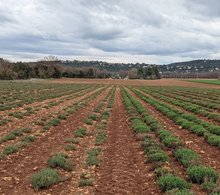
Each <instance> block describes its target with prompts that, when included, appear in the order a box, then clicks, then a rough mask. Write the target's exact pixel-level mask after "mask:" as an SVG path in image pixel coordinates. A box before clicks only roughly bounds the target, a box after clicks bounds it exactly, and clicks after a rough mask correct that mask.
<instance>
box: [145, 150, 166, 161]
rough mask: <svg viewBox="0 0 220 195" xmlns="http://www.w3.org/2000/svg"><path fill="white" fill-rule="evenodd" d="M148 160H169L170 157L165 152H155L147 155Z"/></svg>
mask: <svg viewBox="0 0 220 195" xmlns="http://www.w3.org/2000/svg"><path fill="white" fill-rule="evenodd" d="M147 162H169V158H168V156H167V155H166V154H165V153H161V152H160V153H159V152H158V153H153V154H150V155H148V156H147Z"/></svg>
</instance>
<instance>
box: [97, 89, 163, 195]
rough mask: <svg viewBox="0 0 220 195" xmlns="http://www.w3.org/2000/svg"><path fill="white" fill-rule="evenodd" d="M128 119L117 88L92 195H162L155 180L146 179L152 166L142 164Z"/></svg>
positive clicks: (141, 152)
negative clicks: (101, 163) (106, 138)
mask: <svg viewBox="0 0 220 195" xmlns="http://www.w3.org/2000/svg"><path fill="white" fill-rule="evenodd" d="M128 119H129V117H128V116H127V114H126V110H125V106H124V102H123V98H122V95H121V92H120V89H119V87H118V88H117V90H116V96H115V102H114V107H113V113H112V115H111V117H110V119H109V123H108V127H107V131H108V140H107V141H106V143H105V144H103V166H101V167H100V168H98V169H97V170H96V173H97V174H98V175H99V176H100V177H99V178H98V179H97V187H96V192H95V194H97V195H104V194H114V195H119V194H120V195H121V194H132V195H140V194H151V193H153V194H162V193H160V192H159V191H160V190H159V187H158V186H157V184H156V180H155V178H149V177H148V174H149V173H151V172H152V171H150V168H151V167H152V165H151V164H146V160H145V157H144V154H143V150H142V149H141V147H140V142H139V141H136V140H135V138H134V134H133V131H132V128H131V125H130V123H129V122H128Z"/></svg>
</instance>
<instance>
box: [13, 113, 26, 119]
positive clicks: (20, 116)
mask: <svg viewBox="0 0 220 195" xmlns="http://www.w3.org/2000/svg"><path fill="white" fill-rule="evenodd" d="M14 117H15V118H19V119H23V118H24V117H23V115H21V114H14Z"/></svg>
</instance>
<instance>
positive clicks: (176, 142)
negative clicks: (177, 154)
mask: <svg viewBox="0 0 220 195" xmlns="http://www.w3.org/2000/svg"><path fill="white" fill-rule="evenodd" d="M162 143H163V144H164V145H166V146H167V147H169V148H176V147H177V146H181V145H183V143H182V141H181V140H180V139H177V138H175V137H166V138H165V139H164V140H163V141H162Z"/></svg>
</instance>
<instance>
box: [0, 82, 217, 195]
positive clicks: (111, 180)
mask: <svg viewBox="0 0 220 195" xmlns="http://www.w3.org/2000/svg"><path fill="white" fill-rule="evenodd" d="M84 81H86V82H90V80H86V79H84V80H81V79H72V82H74V83H77V82H82V83H83V82H84ZM91 81H92V82H93V83H96V82H99V83H100V81H99V80H98V81H96V80H91ZM104 81H106V82H107V83H106V84H113V83H114V82H119V83H120V82H121V83H123V84H125V83H126V84H131V83H130V82H132V81H125V80H122V81H112V80H104ZM164 81H165V80H164ZM166 81H167V82H168V81H169V80H166ZM171 81H173V80H170V81H169V82H171ZM52 82H53V81H52ZM65 82H69V80H68V79H67V80H64V79H62V80H60V83H65ZM108 82H109V83H108ZM143 82H145V81H134V83H135V84H143ZM146 82H148V81H146ZM149 82H154V81H149ZM155 82H156V81H155ZM155 82H154V84H155ZM179 82H182V81H179ZM134 83H133V84H134ZM159 83H160V84H159ZM162 83H163V82H162V81H158V85H162ZM185 83H187V84H188V83H189V82H185ZM103 84H104V83H103ZM145 84H146V83H145ZM148 84H149V83H148ZM190 84H195V85H197V84H196V83H190ZM166 85H168V84H167V83H166ZM170 85H171V84H170ZM198 85H200V83H198ZM202 85H203V86H204V85H205V86H206V87H208V86H207V85H206V84H201V86H202ZM188 86H189V85H188ZM216 87H217V86H216ZM109 90H110V88H108V89H107V90H105V91H104V92H103V93H102V94H101V95H99V96H98V97H96V98H95V99H94V100H92V101H91V102H89V104H88V105H86V106H84V107H82V108H81V109H79V110H78V111H77V112H75V113H74V114H71V115H70V116H68V117H67V119H66V120H62V123H61V124H60V125H58V126H56V127H52V128H51V129H50V130H49V131H46V132H45V133H42V134H41V135H40V136H39V138H38V139H37V140H36V141H34V142H33V143H32V144H31V145H30V146H29V147H26V148H22V149H21V150H20V151H19V152H17V153H15V154H12V155H9V156H7V157H5V158H4V159H2V160H1V161H0V173H1V176H0V194H5V195H7V194H12V195H13V194H21V195H23V194H24V195H26V194H27V195H29V194H47V195H49V194H50V195H52V194H57V195H58V194H63V195H65V194H79V195H80V194H85V195H86V194H90V195H94V194H97V195H105V194H112V195H113V194H114V195H115V194H116V195H124V194H131V195H139V194H147V195H148V194H149V195H150V194H154V195H156V194H157V195H160V194H164V193H163V192H162V191H161V190H160V189H159V187H158V186H157V180H156V178H155V177H154V176H153V177H152V172H153V170H152V166H153V164H152V163H146V156H145V154H144V152H143V149H142V148H141V146H140V141H137V140H136V139H135V135H134V133H133V130H132V127H131V124H130V122H129V117H128V115H127V114H126V109H125V106H124V102H123V98H122V95H121V92H120V88H119V86H118V87H117V89H116V94H115V100H114V106H113V108H112V110H113V111H112V113H111V116H110V118H109V120H108V125H107V128H106V132H107V136H108V137H107V138H108V139H107V141H106V142H105V143H103V144H102V145H101V146H99V147H101V148H102V152H103V153H102V155H101V156H100V157H101V158H102V164H101V165H100V166H97V167H95V168H94V169H90V168H89V169H88V168H87V169H86V168H85V167H84V166H83V164H84V163H85V157H86V150H88V149H91V148H94V147H96V146H95V145H94V139H95V136H96V125H97V124H96V122H94V123H93V125H91V126H86V125H85V124H84V123H83V119H84V118H85V117H86V116H87V115H88V114H89V113H92V112H93V110H94V108H95V107H97V106H98V104H99V103H100V102H101V101H102V100H103V99H104V98H105V97H106V95H107V94H108V92H109ZM128 91H129V92H130V93H131V95H132V96H133V97H135V98H136V99H137V100H138V101H140V103H141V104H142V105H143V106H144V107H145V108H146V109H147V110H148V112H149V113H150V114H151V115H152V116H153V117H154V118H156V119H157V120H158V121H159V122H160V123H162V124H164V126H165V127H166V129H167V130H169V131H171V132H172V133H173V134H174V135H175V136H176V137H178V138H179V139H181V140H183V142H185V143H186V147H187V148H190V149H191V150H193V151H195V152H197V153H198V155H199V156H200V158H201V161H202V163H203V164H205V165H206V166H211V167H212V168H214V169H215V170H216V171H218V172H219V173H220V164H219V162H220V155H219V154H220V151H219V149H218V148H217V147H214V146H210V145H209V144H208V143H206V142H205V141H204V138H203V137H198V136H196V135H195V134H192V133H191V132H190V131H189V130H187V129H182V128H180V126H179V125H177V124H175V123H174V122H173V121H172V120H170V119H169V118H168V117H166V116H164V115H163V114H162V113H160V112H158V111H156V110H155V108H154V107H153V106H151V105H150V104H148V103H146V102H144V101H143V100H141V99H140V98H139V97H138V96H137V95H135V94H134V93H133V92H131V91H130V90H128ZM90 95H91V93H88V94H86V95H84V96H82V97H79V98H76V99H74V100H71V101H69V102H64V103H63V104H61V105H59V109H62V107H63V106H67V105H68V103H71V104H72V103H73V102H75V101H78V100H79V99H83V98H84V97H85V96H90ZM105 106H106V105H105ZM56 109H58V108H51V109H50V110H48V112H53V111H56ZM103 109H105V108H103ZM43 114H44V113H43V112H39V113H38V115H36V116H30V117H29V118H28V117H27V118H25V119H24V123H25V124H28V122H29V121H31V120H32V119H33V118H32V117H37V119H40V118H41V117H42V116H43ZM99 116H100V115H99ZM19 122H20V121H19ZM97 123H98V122H97ZM11 126H12V127H9V126H5V127H4V128H3V129H1V130H2V132H1V133H2V134H1V135H5V133H6V132H9V129H8V128H14V127H15V126H16V122H14V123H11ZM82 126H86V127H87V130H88V132H89V133H90V135H89V136H86V137H84V138H81V142H80V144H79V145H76V150H75V151H69V152H66V151H65V150H64V149H63V146H64V145H65V141H64V138H70V137H73V134H74V131H76V130H77V127H82ZM6 127H8V128H6ZM10 130H13V129H10ZM35 133H36V132H35ZM155 139H156V140H157V141H160V140H159V139H158V138H157V136H156V135H155ZM9 143H14V141H9ZM7 144H8V143H7ZM7 144H6V145H7ZM2 146H3V145H1V147H2ZM1 147H0V148H1ZM164 151H165V153H166V154H167V155H168V157H169V159H170V161H171V164H170V165H171V166H172V167H173V168H174V169H175V171H176V172H177V173H178V176H179V177H181V178H184V179H185V180H187V181H189V179H188V176H187V173H186V169H185V168H184V167H183V166H182V164H181V163H180V162H178V161H177V160H176V159H175V158H174V155H173V153H172V150H170V149H169V148H165V149H164ZM52 152H63V153H67V154H68V155H69V159H71V160H72V162H73V163H74V164H75V168H74V170H73V171H72V172H66V171H63V170H61V169H59V170H60V171H61V176H62V177H63V176H66V177H67V180H66V181H65V182H60V183H59V184H57V185H54V186H51V187H49V188H48V189H43V190H40V191H39V192H35V191H34V190H33V188H32V187H31V186H30V183H29V182H28V180H27V177H31V176H32V175H33V173H37V171H40V170H42V169H44V168H46V167H47V159H48V158H49V157H52ZM85 171H89V172H91V173H92V174H93V175H94V186H91V187H84V188H76V184H77V182H78V181H79V179H80V178H79V175H80V173H82V172H85ZM192 191H193V192H195V193H197V194H207V193H205V192H204V191H203V190H202V187H201V186H200V185H193V187H192Z"/></svg>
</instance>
